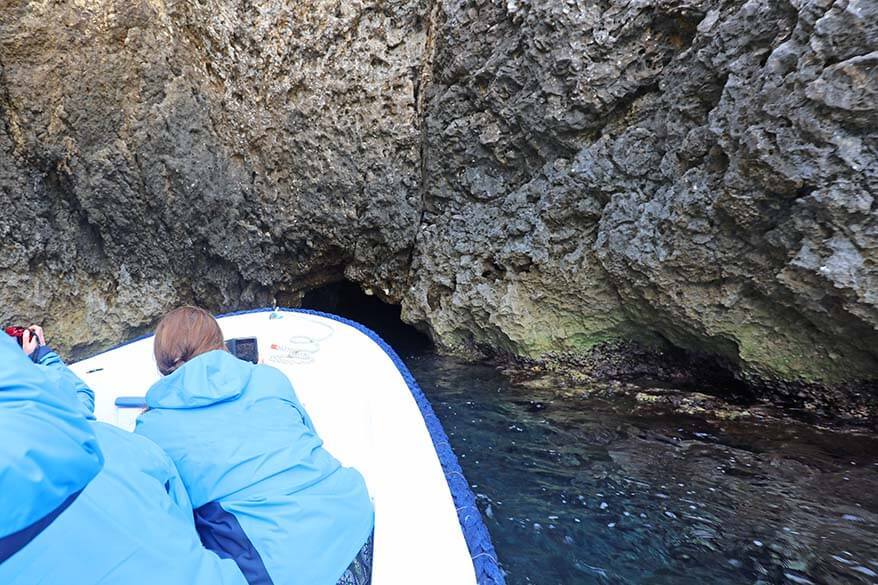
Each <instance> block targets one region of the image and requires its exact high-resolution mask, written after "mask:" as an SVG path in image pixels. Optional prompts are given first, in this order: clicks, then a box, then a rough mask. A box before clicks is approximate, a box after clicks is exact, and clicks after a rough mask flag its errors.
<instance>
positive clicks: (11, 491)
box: [0, 335, 104, 556]
mask: <svg viewBox="0 0 878 585" xmlns="http://www.w3.org/2000/svg"><path fill="white" fill-rule="evenodd" d="M103 462H104V459H103V455H102V454H101V451H100V448H99V447H98V443H97V440H96V439H95V435H94V432H93V430H92V428H91V426H90V424H89V422H88V420H86V418H85V416H83V413H82V410H81V408H80V406H79V404H78V401H77V400H76V398H75V397H74V392H73V389H72V386H70V385H69V380H66V379H62V378H59V377H57V376H50V375H48V372H47V371H46V370H44V369H43V368H39V367H37V366H35V365H34V364H33V363H31V362H30V360H28V358H27V356H25V355H24V353H23V352H22V351H21V348H19V347H18V346H17V345H16V344H15V342H14V341H12V339H11V338H9V337H7V336H5V335H0V556H2V554H3V552H4V550H5V548H4V547H6V545H8V544H9V543H10V541H13V545H14V541H15V538H16V536H17V535H20V534H21V533H22V532H23V531H25V529H30V528H32V527H33V526H35V525H38V521H40V520H41V519H44V518H46V517H50V515H51V513H52V512H53V511H55V510H57V509H59V508H60V507H62V505H63V504H64V503H65V502H67V501H69V499H70V498H71V497H74V496H75V495H76V494H77V493H79V492H80V491H81V490H82V489H83V488H84V487H85V486H86V485H87V484H88V483H89V482H90V481H91V480H92V478H93V477H94V476H95V475H96V474H97V473H98V471H100V469H101V466H102V465H103ZM6 548H8V547H6ZM7 552H8V551H7Z"/></svg>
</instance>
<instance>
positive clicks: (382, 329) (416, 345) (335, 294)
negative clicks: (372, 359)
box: [301, 280, 433, 357]
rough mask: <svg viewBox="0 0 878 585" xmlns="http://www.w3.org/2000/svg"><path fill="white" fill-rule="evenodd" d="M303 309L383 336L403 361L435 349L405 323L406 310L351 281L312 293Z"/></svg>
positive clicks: (334, 284) (422, 335)
mask: <svg viewBox="0 0 878 585" xmlns="http://www.w3.org/2000/svg"><path fill="white" fill-rule="evenodd" d="M301 306H302V308H303V309H313V310H315V311H323V312H326V313H333V314H334V315H338V316H339V317H345V318H347V319H351V320H353V321H356V322H358V323H362V324H363V325H365V326H366V327H368V328H369V329H371V330H372V331H374V332H375V333H377V334H378V335H380V336H381V338H382V339H384V341H386V342H387V343H389V344H390V346H391V347H392V348H393V349H394V350H396V353H398V354H399V355H400V356H402V357H407V356H411V355H416V354H420V353H424V352H427V351H430V350H431V349H432V348H433V344H432V342H431V341H430V338H429V337H427V336H426V335H424V334H423V333H421V332H420V331H418V330H417V329H415V328H414V327H412V326H411V325H409V324H407V323H404V322H403V321H402V319H401V318H400V315H401V313H402V308H401V307H400V306H399V305H391V304H388V303H385V302H383V301H382V300H381V299H379V298H378V297H376V296H375V295H367V294H366V293H364V292H363V290H362V289H361V288H360V287H359V286H357V285H356V284H354V283H353V282H350V281H348V280H343V281H341V282H333V283H330V284H327V285H325V286H321V287H319V288H315V289H313V290H310V291H308V292H307V293H305V296H304V298H302V304H301Z"/></svg>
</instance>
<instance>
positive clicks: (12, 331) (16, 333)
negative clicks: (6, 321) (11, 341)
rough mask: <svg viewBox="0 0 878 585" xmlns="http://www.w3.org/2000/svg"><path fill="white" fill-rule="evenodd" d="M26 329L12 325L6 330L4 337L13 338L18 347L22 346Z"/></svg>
mask: <svg viewBox="0 0 878 585" xmlns="http://www.w3.org/2000/svg"><path fill="white" fill-rule="evenodd" d="M27 330H28V328H27V327H17V326H15V325H12V326H10V327H7V328H6V335H8V336H9V337H14V338H15V340H16V341H17V342H18V345H24V332H25V331H27Z"/></svg>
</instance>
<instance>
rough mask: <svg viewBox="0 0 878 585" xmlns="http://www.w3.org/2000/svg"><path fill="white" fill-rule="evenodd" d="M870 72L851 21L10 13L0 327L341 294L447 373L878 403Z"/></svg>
mask: <svg viewBox="0 0 878 585" xmlns="http://www.w3.org/2000/svg"><path fill="white" fill-rule="evenodd" d="M876 54H878V5H876V3H875V2H871V1H868V0H835V1H831V0H827V1H823V2H808V3H798V4H796V5H793V4H789V3H783V2H773V1H768V2H754V1H745V0H732V1H717V0H694V1H687V2H666V1H664V0H649V1H646V2H627V1H614V2H610V3H603V4H601V3H597V4H596V3H594V2H580V1H574V0H570V1H567V2H556V1H552V2H506V3H497V2H485V1H470V2H463V3H459V2H432V3H428V2H422V1H412V0H408V1H399V2H390V3H386V2H370V1H360V2H353V3H351V2H347V3H328V4H327V3H316V2H305V3H298V4H295V5H291V4H288V3H285V2H279V1H269V2H263V3H260V4H259V5H258V6H256V5H253V4H252V3H246V2H240V1H238V2H236V1H233V0H203V1H200V2H191V3H171V2H166V1H163V0H158V1H154V2H133V3H132V2H122V1H121V0H94V1H91V2H79V3H70V4H60V5H56V4H53V5H51V6H50V5H35V4H33V3H25V2H12V3H9V4H8V6H7V7H5V8H4V9H3V11H2V13H0V122H2V123H0V206H2V208H3V210H4V211H3V214H2V217H0V236H2V239H0V275H2V280H3V282H4V286H3V287H2V289H0V298H2V301H3V302H2V304H0V318H2V320H3V321H4V322H12V321H14V322H24V321H31V320H41V321H45V322H46V323H47V325H49V327H50V328H51V329H50V330H52V331H55V332H56V334H57V336H58V341H59V342H61V344H62V345H64V346H66V347H68V348H69V347H72V346H77V347H79V348H80V350H82V349H83V348H85V347H88V346H89V345H94V346H98V345H105V344H107V343H110V342H113V341H116V340H119V339H121V338H123V337H125V336H127V335H130V334H132V332H134V331H139V330H141V329H142V328H144V327H147V326H149V325H150V324H151V323H152V322H154V320H155V319H156V317H157V316H159V315H160V314H161V313H162V312H163V311H164V310H166V309H167V308H169V307H171V306H173V305H175V304H178V303H180V302H196V303H200V304H203V305H207V306H209V307H211V308H212V309H215V310H224V309H233V308H238V307H246V306H254V305H264V304H269V303H271V302H273V301H275V300H276V301H277V302H279V303H281V304H291V305H295V304H297V303H298V301H299V299H300V298H301V295H302V294H303V293H304V292H305V291H307V290H309V289H312V288H314V287H316V286H320V285H322V284H324V283H327V282H332V281H337V280H339V279H342V278H347V279H349V280H351V281H354V282H357V283H358V284H360V285H361V286H362V287H364V288H366V289H368V290H370V291H374V292H375V293H377V294H378V295H379V296H381V298H383V299H384V300H386V301H388V302H392V303H398V304H401V305H402V308H403V318H404V319H405V320H407V321H408V322H411V323H415V324H418V325H419V326H420V327H421V328H423V329H424V330H427V331H429V332H430V333H431V334H432V336H433V339H434V340H435V341H436V342H437V344H438V345H439V346H440V347H442V348H444V349H446V350H449V351H457V352H460V353H468V354H470V355H472V354H474V353H478V352H498V351H499V352H504V353H510V354H514V355H518V356H524V357H527V358H535V359H544V358H546V357H547V356H550V355H563V356H568V357H571V356H572V359H573V361H574V362H575V361H576V360H581V359H587V356H588V355H593V352H594V350H595V348H596V347H605V345H606V344H607V343H608V342H609V343H615V342H618V341H629V342H630V341H633V342H637V343H639V344H641V345H643V346H647V347H652V348H658V349H659V350H661V349H662V348H668V347H679V348H683V349H686V350H694V351H697V352H701V353H704V354H709V355H713V356H718V357H719V358H721V360H722V362H723V363H724V364H726V365H727V366H728V367H729V368H731V369H732V370H736V371H739V372H740V375H741V377H743V378H744V379H746V380H749V381H759V382H760V383H762V384H763V385H762V387H763V388H767V390H766V392H768V393H772V392H776V393H778V394H780V395H793V396H795V394H797V393H799V392H802V390H801V389H802V388H806V394H807V395H808V396H809V398H807V400H811V401H813V400H812V398H813V397H816V398H813V399H814V400H818V402H819V398H820V396H823V395H824V394H823V393H824V391H827V392H829V393H830V394H831V393H832V392H835V390H833V389H837V388H840V387H844V388H848V389H849V388H850V386H849V385H850V384H853V383H860V382H863V381H865V382H866V385H863V384H859V385H857V386H856V389H855V390H845V391H844V392H843V394H844V395H845V396H847V395H848V394H849V393H850V392H858V393H860V394H861V395H863V396H865V398H864V400H866V401H871V400H873V399H874V397H875V391H874V384H872V385H871V386H870V385H869V384H870V382H869V381H874V380H875V379H876V378H878V213H876V210H875V197H876V194H878V100H876V95H878V88H876V85H875V79H876V74H875V71H876V69H875V67H876V62H878V61H876ZM790 384H792V386H791V385H790ZM772 388H780V389H779V390H772ZM791 388H792V390H791ZM838 400H841V401H843V400H844V397H841V398H838ZM836 402H837V400H836V399H835V398H833V399H832V400H830V403H832V404H835V403H836ZM830 407H831V408H835V406H830Z"/></svg>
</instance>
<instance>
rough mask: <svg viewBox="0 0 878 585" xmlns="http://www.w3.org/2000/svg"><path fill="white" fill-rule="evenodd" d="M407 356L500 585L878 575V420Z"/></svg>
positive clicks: (840, 579)
mask: <svg viewBox="0 0 878 585" xmlns="http://www.w3.org/2000/svg"><path fill="white" fill-rule="evenodd" d="M407 362H408V363H409V365H410V367H411V369H412V371H413V373H414V374H415V376H416V378H417V379H418V380H419V382H420V384H421V387H422V388H423V390H424V391H425V393H426V394H427V396H428V397H429V398H430V400H431V402H432V403H433V406H434V408H435V410H436V412H437V414H438V416H439V418H440V419H441V420H442V422H443V424H444V426H445V429H446V431H447V432H448V434H449V436H450V439H451V442H452V444H453V446H454V448H455V451H456V452H457V454H458V456H459V457H460V462H461V465H462V466H463V468H464V471H465V473H466V475H467V478H468V479H469V480H470V483H471V484H472V487H473V490H474V492H475V493H476V494H477V498H478V502H479V506H480V508H481V510H482V514H483V516H484V518H485V521H486V523H487V525H488V528H489V530H490V532H491V535H492V537H493V540H494V543H495V546H496V548H497V553H498V555H499V558H500V561H501V564H502V567H503V569H504V570H505V571H506V573H507V579H508V583H510V585H524V584H530V583H539V584H545V585H550V584H556V583H563V584H571V583H584V584H585V583H594V584H602V585H603V584H644V585H646V584H650V585H658V584H675V585H682V584H692V585H696V584H698V585H701V584H717V585H721V584H723V585H724V584H729V585H731V584H735V585H738V584H742V583H753V584H769V583H772V584H773V583H790V584H808V583H814V584H842V583H843V584H876V583H878V436H876V434H875V432H874V430H872V431H869V430H862V429H861V430H850V429H848V430H844V431H840V430H829V429H821V428H818V427H815V426H811V425H808V424H805V423H801V422H797V421H795V420H792V419H790V418H788V417H784V416H782V415H780V416H751V417H749V418H739V419H734V418H728V417H727V418H725V419H723V418H717V417H715V416H714V415H712V414H710V413H709V412H705V413H700V414H698V413H697V414H681V413H679V412H678V411H677V410H676V409H674V408H664V409H663V408H662V407H655V406H654V405H648V404H647V405H644V404H643V403H642V401H640V402H638V401H636V400H634V399H633V398H632V397H631V396H630V395H629V396H614V395H612V393H607V392H597V393H595V392H588V391H586V389H561V388H555V387H552V385H551V384H548V385H547V384H532V383H521V384H515V383H512V382H510V380H508V379H507V378H505V377H504V376H503V375H501V374H500V373H499V372H498V371H497V370H496V369H495V368H493V367H491V366H482V365H470V364H464V363H461V362H458V361H455V360H453V359H448V358H443V357H439V356H436V355H433V354H422V355H419V356H415V357H410V358H407ZM592 390H593V389H592ZM730 412H732V414H731V415H728V416H729V417H734V416H735V415H734V412H736V411H735V410H734V409H732V410H731V411H730Z"/></svg>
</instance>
